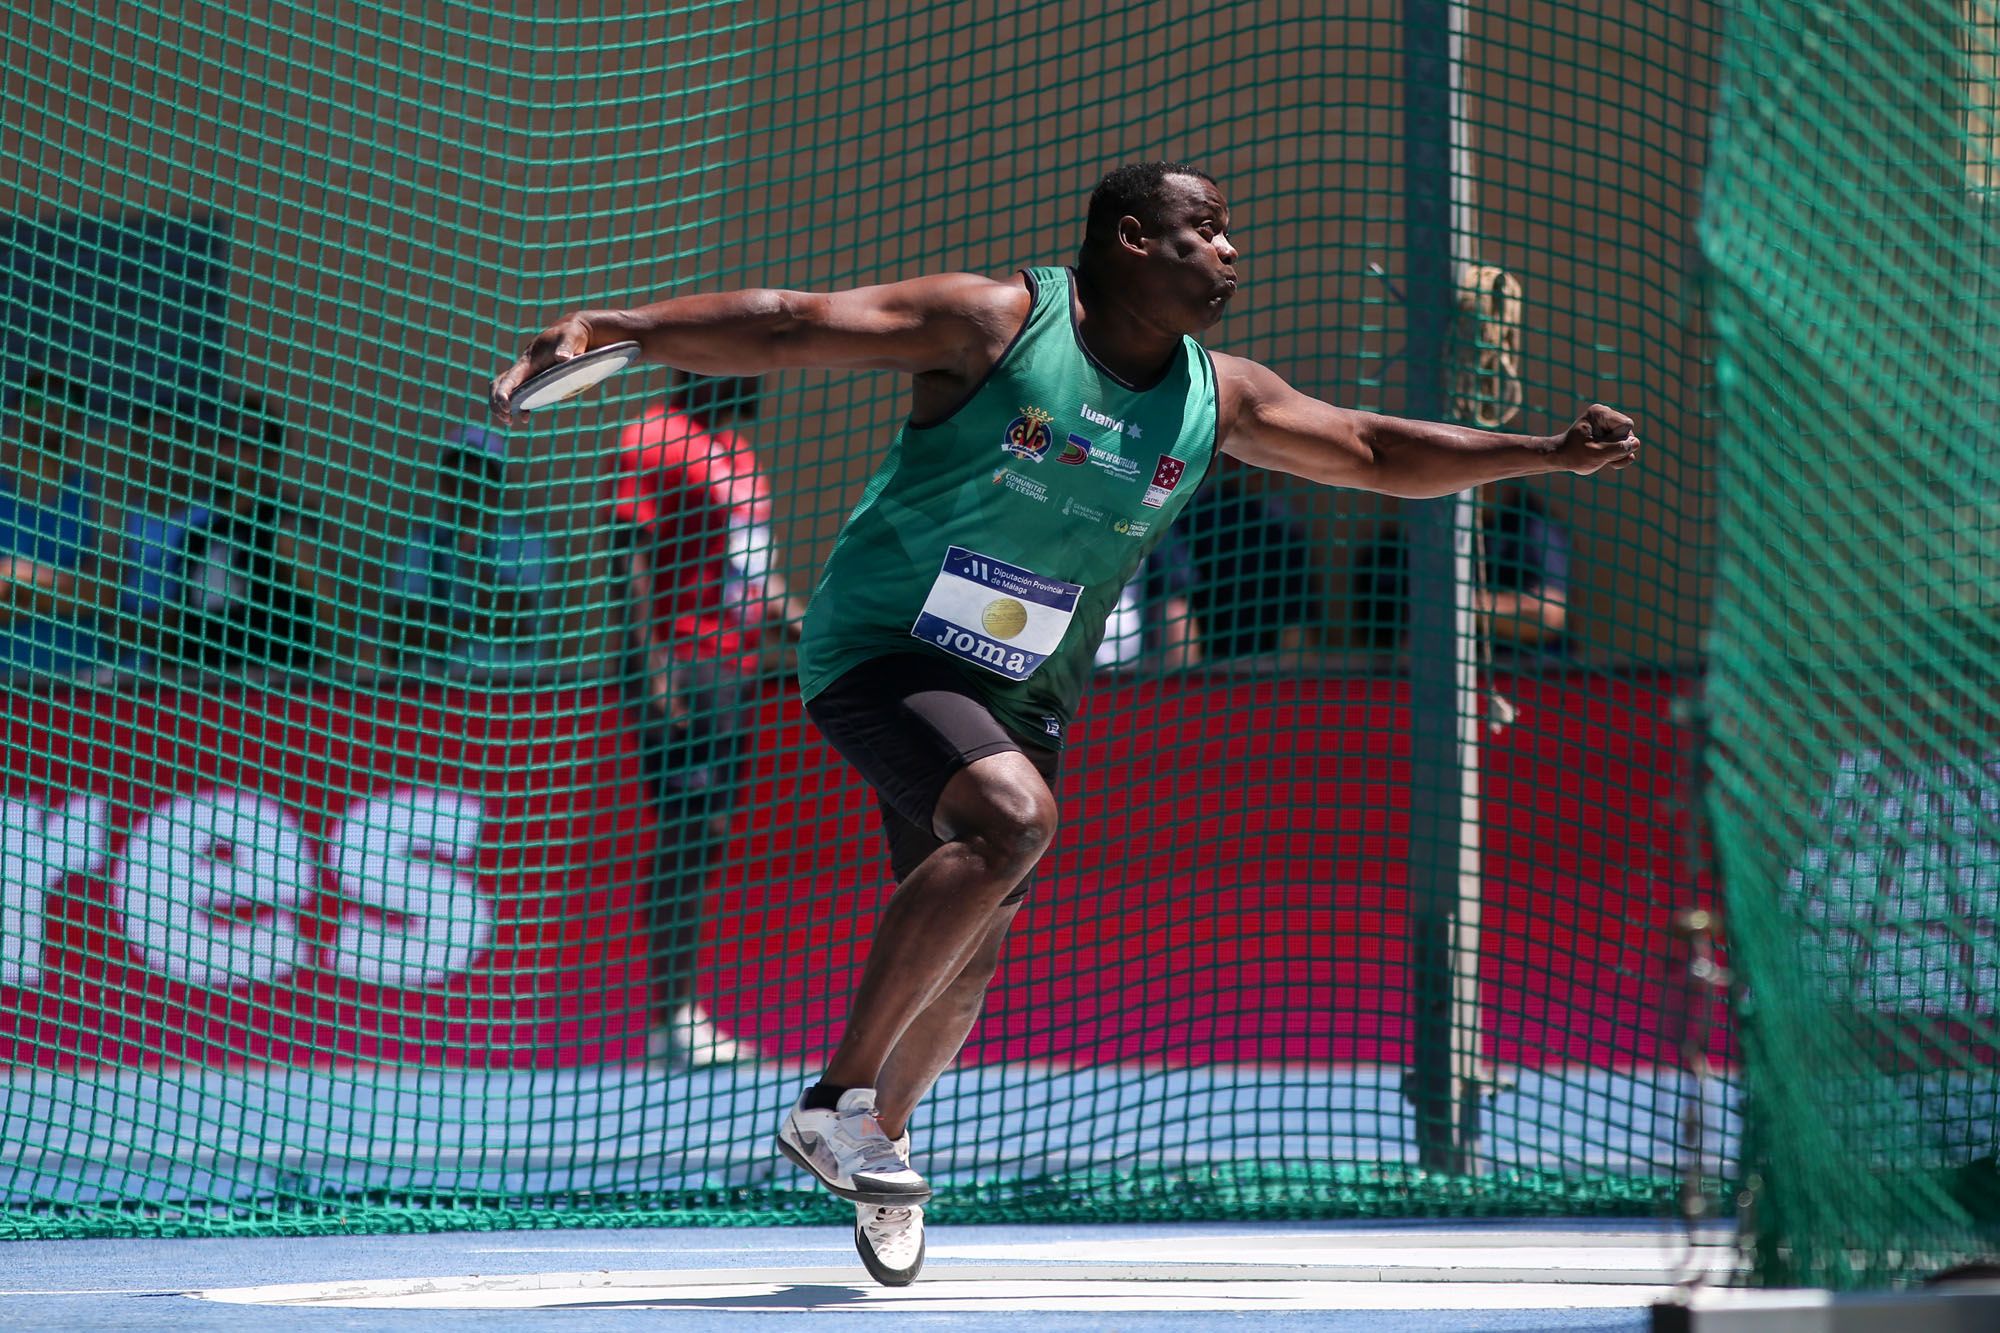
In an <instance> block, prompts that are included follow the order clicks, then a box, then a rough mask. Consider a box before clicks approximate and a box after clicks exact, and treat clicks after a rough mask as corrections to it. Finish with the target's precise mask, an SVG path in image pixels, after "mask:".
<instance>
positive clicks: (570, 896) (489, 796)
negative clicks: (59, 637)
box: [0, 690, 655, 1066]
mask: <svg viewBox="0 0 2000 1333" xmlns="http://www.w3.org/2000/svg"><path fill="white" fill-rule="evenodd" d="M627 717H628V715H627V714H626V713H625V712H624V711H623V710H622V709H620V708H618V707H617V706H616V705H615V702H614V701H613V700H611V699H610V698H608V697H606V696H605V695H603V694H602V693H601V692H598V691H592V690H581V691H563V692H552V693H542V694H533V693H530V694H523V695H518V696H515V695H500V694H494V695H487V694H455V693H438V694H433V695H430V696H426V697H409V698H398V697H381V696H375V695H369V694H362V693H349V692H344V691H329V692H325V693H319V694H313V695H309V696H301V697H294V696H289V695H276V694H260V693H249V694H244V695H241V696H235V697H229V698H225V699H217V698H215V697H212V696H206V695H202V694H197V693H193V692H188V693H178V692H173V691H164V692H162V691H143V690H142V691H141V692H139V693H138V694H136V695H134V694H131V693H89V692H82V691H79V692H76V693H74V694H71V695H69V696H67V697H65V698H61V699H59V700H57V701H55V702H50V701H48V700H45V699H41V700H38V699H35V698H31V697H27V696H20V695H15V696H11V697H10V700H9V705H8V716H7V725H8V732H7V737H6V742H7V750H8V772H7V776H8V785H7V793H6V796H7V799H6V802H5V803H4V805H0V826H3V831H4V836H5V838H6V843H5V864H4V869H3V870H0V893H3V894H4V898H0V910H4V919H0V1059H6V1060H9V1061H12V1062H17V1063H34V1064H42V1065H60V1066H69V1065H74V1064H77V1063H85V1062H107V1063H134V1064H136V1063H152V1062H158V1061H161V1060H170V1061H188V1062H199V1063H205V1064H227V1063H233V1062H238V1061H245V1060H249V1061H267V1062H275V1063H286V1064H315V1063H326V1062H329V1061H339V1060H361V1061H395V1062H404V1063H415V1064H426V1065H466V1064H486V1065H493V1064H498V1065H529V1064H533V1065H552V1064H590V1063H596V1062H598V1061H600V1060H603V1059H606V1058H611V1057H614V1056H620V1055H623V1054H627V1053H629V1051H630V1050H631V1048H632V1046H633V1043H634V1041H635V1040H636V1038H635V1036H634V1033H633V1032H632V1030H631V1029H632V1027H633V1025H634V1024H636V1025H638V1027H639V1029H640V1030H641V1031H643V1026H644V1023H645V1012H644V1005H643V992H644V971H643V961H642V959H643V946H642V939H643V932H642V931H640V932H635V927H634V918H633V913H632V910H631V908H632V903H633V901H634V899H635V886H636V884H637V883H638V882H639V879H638V876H637V874H636V871H637V868H640V867H647V866H649V865H650V863H651V859H652V851H653V840H654V836H655V835H654V825H653V821H652V819H651V817H650V814H649V802H648V799H647V797H646V796H645V794H644V791H643V788H642V784H641V782H640V780H639V765H638V758H637V751H636V746H635V744H634V741H633V737H632V736H631V734H630V731H629V727H628V726H627V724H626V719H627Z"/></svg>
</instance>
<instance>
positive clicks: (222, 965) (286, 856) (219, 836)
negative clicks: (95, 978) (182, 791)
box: [111, 791, 319, 986]
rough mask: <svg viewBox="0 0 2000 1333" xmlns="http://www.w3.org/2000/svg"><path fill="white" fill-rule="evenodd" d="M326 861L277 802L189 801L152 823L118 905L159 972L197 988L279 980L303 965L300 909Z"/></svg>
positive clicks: (122, 876) (137, 845)
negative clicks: (316, 854) (312, 852)
mask: <svg viewBox="0 0 2000 1333" xmlns="http://www.w3.org/2000/svg"><path fill="white" fill-rule="evenodd" d="M318 878H319V861H318V859H317V858H316V857H311V856H308V855H307V854H306V851H305V837H304V835H303V834H302V833H301V832H300V830H299V826H298V824H297V822H296V821H294V820H293V819H292V817H291V816H290V815H288V814H286V813H285V812H284V810H283V809H281V808H280V807H279V806H278V805H277V804H276V803H274V802H272V801H268V800H265V799H264V798H263V797H261V796H255V795H252V794H251V793H249V792H243V791H218V792H212V793H205V794H203V795H199V796H183V797H180V798H178V799H176V800H173V801H169V802H168V803H167V804H166V805H164V806H162V807H161V808H160V809H158V810H155V811H154V812H153V813H152V814H150V815H147V816H145V817H144V818H142V819H141V820H140V821H139V822H138V823H137V824H135V825H134V826H133V828H132V834H131V837H130V838H129V839H128V840H127V841H126V844H125V855H124V858H123V863H122V864H121V865H120V866H119V868H118V869H117V871H116V872H115V873H114V874H113V875H112V900H111V902H112V907H113V909H114V910H116V911H117V913H118V915H119V916H120V917H121V918H122V919H123V920H124V922H125V932H126V935H127V937H128V938H129V939H130V940H131V942H132V945H133V947H134V948H136V949H137V950H138V951H139V952H140V953H141V954H142V955H144V957H145V959H146V961H147V963H148V964H150V965H151V966H153V967H155V968H158V969H159V970H160V971H162V972H164V973H166V974H167V975H168V976H170V977H174V978H177V979H179V980H182V981H186V982H188V983H189V984H191V985H195V986H232V985H245V984H252V983H256V982H260V981H270V980H272V979H274V978H275V977H277V976H278V975H279V974H280V973H289V972H290V971H291V970H292V969H293V967H295V966H296V965H297V963H298V960H299V949H300V939H299V923H298V912H299V908H300V906H301V905H302V904H303V903H304V902H305V900H306V898H307V896H308V895H310V894H312V893H314V892H317V890H318V887H319V886H318V883H317V881H318Z"/></svg>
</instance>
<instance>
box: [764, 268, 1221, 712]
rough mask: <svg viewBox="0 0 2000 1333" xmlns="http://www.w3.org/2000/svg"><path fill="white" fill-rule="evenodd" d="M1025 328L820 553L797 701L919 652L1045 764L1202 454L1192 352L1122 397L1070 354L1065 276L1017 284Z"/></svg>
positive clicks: (1208, 399) (1205, 406) (910, 438)
mask: <svg viewBox="0 0 2000 1333" xmlns="http://www.w3.org/2000/svg"><path fill="white" fill-rule="evenodd" d="M1027 276H1028V281H1029V285H1030V287H1031V289H1032V290H1033V293H1034V306H1033V309H1032V310H1031V311H1030V313H1029V315H1028V321H1027V323H1026V324H1025V325H1024V326H1023V327H1022V329H1021V331H1020V332H1019V333H1018V334H1016V335H1015V338H1014V341H1013V342H1012V343H1011V344H1009V346H1008V348H1007V350H1006V351H1005V352H1004V353H1003V354H1002V355H1001V357H1000V359H999V361H998V362H997V363H996V364H995V365H994V367H993V369H992V370H991V371H989V372H988V373H987V376H986V378H985V379H984V380H983V381H982V382H981V383H980V385H979V387H978V388H977V389H975V390H974V391H973V392H972V394H971V396H970V397H969V398H967V399H966V400H965V401H964V402H963V403H961V404H960V405H959V406H958V408H957V409H956V410H955V411H953V412H952V413H951V415H950V416H948V417H946V418H945V419H944V420H943V421H940V422H936V423H934V424H931V425H924V426H917V425H912V424H906V425H904V426H903V428H902V429H901V430H899V431H898V432H897V433H896V439H895V442H894V443H893V444H892V445H891V447H890V449H889V453H888V457H887V458H886V459H885V460H884V462H883V465H882V468H881V470H880V471H879V472H877V473H876V474H875V477H874V479H873V480H871V481H870V482H869V484H868V488H867V490H866V491H865V492H864V493H863V494H862V497H861V502H860V504H859V505H857V506H856V507H855V510H854V513H853V514H852V515H850V516H849V518H848V520H847V523H846V526H845V527H843V528H842V529H841V532H840V536H839V538H838V539H837V540H836V541H835V542H834V546H833V553H832V554H831V555H830V556H829V557H828V559H827V564H826V570H825V572H824V573H823V574H822V575H821V576H820V580H819V585H818V587H816V588H815V589H814V590H813V596H812V603H811V605H810V606H809V607H808V608H807V611H806V618H805V626H804V633H803V638H802V640H801V642H800V645H799V678H800V684H801V687H802V689H803V692H804V694H805V697H806V698H807V699H811V698H812V697H813V696H814V695H816V694H818V693H819V692H820V691H821V690H823V689H825V688H826V687H827V686H828V685H830V684H832V683H833V681H835V680H836V679H838V678H839V677H840V676H841V675H842V674H844V673H845V672H847V671H849V670H851V669H853V668H854V667H856V666H858V665H859V664H861V663H862V662H865V661H868V660H869V659H871V658H875V657H881V656H884V655H886V654H889V653H898V652H910V651H918V652H933V653H938V654H940V655H943V656H946V657H949V658H951V659H952V660H954V661H956V662H958V663H959V664H960V665H961V666H962V668H963V669H964V672H965V675H966V677H967V678H968V679H969V680H971V681H972V682H973V683H974V684H975V685H976V686H977V687H978V689H979V690H980V692H981V693H982V695H983V696H984V697H985V699H986V701H987V704H988V706H989V707H991V708H992V710H993V713H994V716H995V717H997V718H999V720H1000V721H1001V722H1002V723H1004V724H1005V725H1006V726H1007V727H1009V728H1010V729H1012V730H1014V731H1015V732H1018V733H1022V734H1025V735H1028V736H1034V737H1038V738H1042V740H1043V743H1044V744H1049V745H1057V746H1059V745H1060V744H1061V743H1062V740H1063V732H1064V731H1065V729H1066V728H1067V726H1068V723H1069V720H1070V717H1071V716H1072V715H1073V714H1074V712H1075V710H1076V704H1077V700H1078V699H1079V698H1080V697H1081V696H1082V694H1083V689H1084V686H1085V684H1086V683H1087V682H1088V680H1089V678H1090V672H1091V659H1092V658H1093V656H1094V655H1095V654H1096V652H1097V645H1098V643H1099V641H1100V640H1101V639H1102V638H1103V637H1104V623H1105V620H1106V619H1107V618H1108V617H1109V616H1110V614H1111V611H1112V610H1113V608H1114V607H1115V606H1116V605H1117V602H1118V593H1119V590H1120V589H1121V588H1123V587H1124V586H1125V583H1126V581H1127V580H1129V579H1130V578H1131V577H1132V575H1133V573H1134V572H1135V571H1136V570H1137V569H1138V567H1139V562H1140V561H1141V560H1143V559H1144V558H1145V556H1146V553H1147V552H1148V551H1150V550H1152V548H1153V547H1154V546H1155V545H1156V544H1158V542H1159V540H1160V538H1161V536H1162V535H1163V534H1164V533H1165V531H1166V528H1167V525H1168V524H1169V523H1171V522H1172V521H1173V519H1174V516H1175V515H1176V514H1178V513H1179V512H1180V510H1181V507H1182V505H1184V504H1185V503H1186V502H1187V498H1188V496H1189V495H1190V494H1192V493H1193V491H1194V489H1195V487H1196V486H1197V485H1199V484H1200V482H1201V479H1202V476H1203V475H1204V474H1205V473H1206V472H1207V471H1208V465H1209V460H1210V459H1211V458H1212V457H1213V456H1214V452H1215V432H1216V395H1215V368H1214V366H1213V365H1212V364H1211V363H1210V361H1209V359H1208V353H1207V352H1205V351H1203V350H1202V347H1201V344H1200V343H1198V342H1196V341H1195V340H1194V339H1192V338H1183V339H1182V340H1181V347H1180V351H1179V353H1178V354H1177V355H1176V356H1175V357H1174V359H1173V361H1172V362H1171V363H1170V364H1169V365H1168V366H1167V368H1166V371H1165V373H1164V374H1163V375H1162V376H1161V377H1160V379H1159V381H1158V382H1157V383H1155V384H1153V385H1152V386H1150V387H1148V388H1144V389H1138V388H1133V387H1132V386H1130V385H1128V384H1126V383H1125V382H1123V381H1122V380H1120V379H1118V378H1117V377H1116V376H1115V375H1113V374H1112V373H1111V372H1110V371H1108V370H1106V369H1105V368H1104V367H1103V366H1101V365H1099V364H1098V363H1097V361H1096V360H1094V359H1093V358H1092V357H1091V355H1090V353H1089V352H1088V351H1086V350H1085V349H1084V346H1083V341H1082V339H1081V337H1080V336H1079V335H1078V333H1077V329H1076V322H1075V317H1074V315H1073V313H1072V310H1073V302H1072V296H1071V281H1072V278H1071V274H1070V272H1069V270H1068V269H1063V268H1034V269H1029V270H1027Z"/></svg>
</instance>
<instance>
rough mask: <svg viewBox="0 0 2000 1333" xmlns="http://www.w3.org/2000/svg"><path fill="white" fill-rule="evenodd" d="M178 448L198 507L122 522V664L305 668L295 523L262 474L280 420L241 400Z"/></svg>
mask: <svg viewBox="0 0 2000 1333" xmlns="http://www.w3.org/2000/svg"><path fill="white" fill-rule="evenodd" d="M184 433H187V432H184ZM184 443H185V444H187V445H188V446H189V447H190V450H191V453H192V455H193V456H194V457H195V459H196V460H197V465H198V466H199V467H200V469H201V473H200V474H197V475H196V477H195V483H196V490H197V492H198V493H199V498H197V499H195V501H194V502H193V503H190V504H184V505H180V506H178V507H176V508H173V509H172V510H170V511H169V512H167V513H165V514H159V513H153V512H149V511H147V510H145V509H143V508H140V509H135V510H134V511H133V512H132V514H131V516H130V518H129V519H128V522H127V532H126V542H127V549H126V557H127V561H128V564H129V566H130V573H129V575H128V577H127V580H126V586H125V591H124V596H123V598H122V609H123V611H124V612H125V620H126V622H127V625H126V628H125V630H124V631H123V632H122V634H121V636H120V637H121V639H122V640H123V644H122V647H123V648H124V650H125V651H124V652H123V654H122V656H123V658H124V660H125V662H126V663H127V664H128V665H131V666H137V667H140V668H142V669H143V668H145V667H149V666H150V667H153V668H157V669H162V670H168V669H173V668H191V669H196V670H203V671H218V672H236V671H240V670H242V669H244V668H246V667H249V668H269V669H274V670H280V671H284V670H299V669H302V668H304V667H305V666H307V665H308V664H309V663H310V661H311V659H312V656H313V651H314V644H315V640H316V637H317V614H316V606H315V602H314V598H313V596H312V593H311V591H310V590H309V588H308V586H307V582H306V576H305V571H304V569H303V567H302V564H301V561H300V558H299V554H300V553H299V535H300V532H301V528H302V526H303V524H304V520H303V519H302V517H301V516H300V515H299V513H298V503H297V497H296V496H295V495H292V494H291V493H289V492H288V491H287V489H286V488H285V487H284V486H283V484H282V483H281V482H280V481H279V479H278V477H277V476H276V475H275V474H274V472H272V471H271V470H269V469H272V468H275V466H276V465H277V463H278V460H280V459H282V457H283V455H284V446H285V423H284V420H283V418H282V417H280V416H279V415H278V414H277V413H276V412H275V411H273V410H272V409H271V408H270V407H268V406H267V405H266V404H265V403H264V401H263V400H262V399H261V398H259V397H257V396H256V395H254V394H248V393H245V394H239V395H238V396H237V397H236V398H235V400H234V401H233V402H231V403H229V404H228V405H227V406H226V407H225V408H224V409H223V410H222V412H221V413H220V414H219V416H218V418H217V419H215V420H212V421H206V422H200V423H197V424H195V425H194V426H193V427H192V428H191V435H190V438H189V439H188V440H186V441H184Z"/></svg>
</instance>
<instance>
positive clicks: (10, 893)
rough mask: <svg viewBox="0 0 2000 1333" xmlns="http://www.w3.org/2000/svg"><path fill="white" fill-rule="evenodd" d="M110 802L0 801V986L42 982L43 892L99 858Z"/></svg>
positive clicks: (78, 799)
mask: <svg viewBox="0 0 2000 1333" xmlns="http://www.w3.org/2000/svg"><path fill="white" fill-rule="evenodd" d="M110 809H111V807H110V804H109V803H108V802H106V801H103V800H99V799H97V798H95V797H91V796H72V797H70V799H69V800H68V801H67V802H66V803H65V804H64V805H63V806H62V808H61V809H49V808H45V807H43V806H39V805H30V804H28V803H27V802H25V801H0V986H39V985H41V984H42V945H43V942H44V941H45V940H46V939H47V938H48V925H47V916H46V907H45V904H46V902H47V899H48V896H49V894H50V893H52V892H54V890H55V888H56V886H57V885H58V884H60V883H62V881H63V880H64V879H65V878H67V877H68V876H70V875H74V874H76V873H78V872H79V871H82V870H86V869H88V868H89V867H90V866H91V865H93V864H98V863H101V862H102V860H103V858H104V843H105V839H106V837H107V836H109V829H108V827H107V822H106V821H107V818H108V816H109V814H110Z"/></svg>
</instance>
